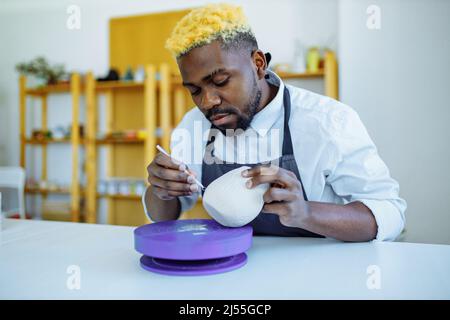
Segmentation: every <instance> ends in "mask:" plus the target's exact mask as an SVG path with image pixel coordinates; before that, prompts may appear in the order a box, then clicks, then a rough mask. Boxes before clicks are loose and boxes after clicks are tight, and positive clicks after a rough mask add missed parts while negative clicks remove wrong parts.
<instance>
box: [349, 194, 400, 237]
mask: <svg viewBox="0 0 450 320" xmlns="http://www.w3.org/2000/svg"><path fill="white" fill-rule="evenodd" d="M357 201H360V202H362V203H364V204H365V205H366V206H367V207H368V208H369V209H370V210H371V211H372V214H373V215H374V217H375V221H376V222H377V226H378V231H377V236H376V238H375V239H374V241H394V240H395V239H396V238H397V237H398V236H399V235H400V233H401V232H402V230H403V228H404V226H405V221H404V218H403V215H402V213H401V212H400V210H399V209H398V208H397V207H396V206H395V205H393V204H392V203H391V202H390V201H387V200H374V199H358V200H357Z"/></svg>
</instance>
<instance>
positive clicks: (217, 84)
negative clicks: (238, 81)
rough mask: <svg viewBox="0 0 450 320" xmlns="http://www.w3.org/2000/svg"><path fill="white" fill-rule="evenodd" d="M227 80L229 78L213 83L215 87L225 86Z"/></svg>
mask: <svg viewBox="0 0 450 320" xmlns="http://www.w3.org/2000/svg"><path fill="white" fill-rule="evenodd" d="M228 80H230V78H228V79H226V80H225V81H222V82H220V83H215V85H216V86H217V87H223V86H225V85H226V84H227V83H228Z"/></svg>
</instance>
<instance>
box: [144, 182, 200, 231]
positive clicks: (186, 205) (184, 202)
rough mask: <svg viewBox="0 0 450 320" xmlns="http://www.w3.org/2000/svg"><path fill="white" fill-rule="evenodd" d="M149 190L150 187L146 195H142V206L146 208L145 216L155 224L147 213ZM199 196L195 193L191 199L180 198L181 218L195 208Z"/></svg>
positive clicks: (145, 192) (146, 190)
mask: <svg viewBox="0 0 450 320" xmlns="http://www.w3.org/2000/svg"><path fill="white" fill-rule="evenodd" d="M149 188H150V187H147V188H146V189H145V191H144V193H143V194H142V206H143V207H144V212H145V215H146V216H147V218H148V219H149V220H150V222H151V223H153V222H155V221H153V220H152V218H151V217H150V214H149V213H148V211H147V204H146V203H145V196H146V194H147V192H148V190H149ZM198 196H199V193H194V194H193V195H192V196H189V197H178V200H179V201H180V206H181V213H180V216H181V214H182V213H183V212H186V211H188V210H190V209H192V208H193V207H194V205H195V203H196V202H197V199H198Z"/></svg>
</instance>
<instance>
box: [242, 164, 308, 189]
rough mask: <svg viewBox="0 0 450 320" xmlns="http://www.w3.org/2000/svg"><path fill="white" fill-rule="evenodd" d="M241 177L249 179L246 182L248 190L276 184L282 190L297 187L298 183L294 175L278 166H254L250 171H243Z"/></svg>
mask: <svg viewBox="0 0 450 320" xmlns="http://www.w3.org/2000/svg"><path fill="white" fill-rule="evenodd" d="M242 176H244V177H250V178H251V179H249V180H248V181H247V187H248V188H253V187H255V186H257V185H259V184H263V183H270V184H274V183H276V184H279V185H280V186H281V187H283V188H293V187H299V181H298V179H297V177H296V176H295V174H294V173H293V172H292V171H290V170H286V169H283V168H280V167H278V166H270V167H265V166H256V167H254V168H252V169H249V170H244V171H243V172H242Z"/></svg>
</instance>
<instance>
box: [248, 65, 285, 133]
mask: <svg viewBox="0 0 450 320" xmlns="http://www.w3.org/2000/svg"><path fill="white" fill-rule="evenodd" d="M267 73H268V75H269V79H267V82H269V83H270V84H273V85H275V86H277V87H278V92H277V94H276V95H275V97H274V98H273V99H272V101H270V102H269V103H268V104H267V105H266V106H265V107H264V108H263V109H262V110H261V111H259V112H258V113H257V114H255V116H254V117H253V120H252V122H251V123H250V126H251V127H252V128H253V129H254V130H255V131H256V132H257V133H258V135H260V136H262V137H264V136H265V135H266V134H267V132H269V130H270V129H271V128H272V127H273V125H274V124H275V122H276V121H277V120H278V118H279V117H280V116H281V114H282V112H281V111H282V108H283V93H284V83H283V81H281V79H280V77H279V76H278V75H277V74H276V73H275V72H273V71H270V70H267Z"/></svg>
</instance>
